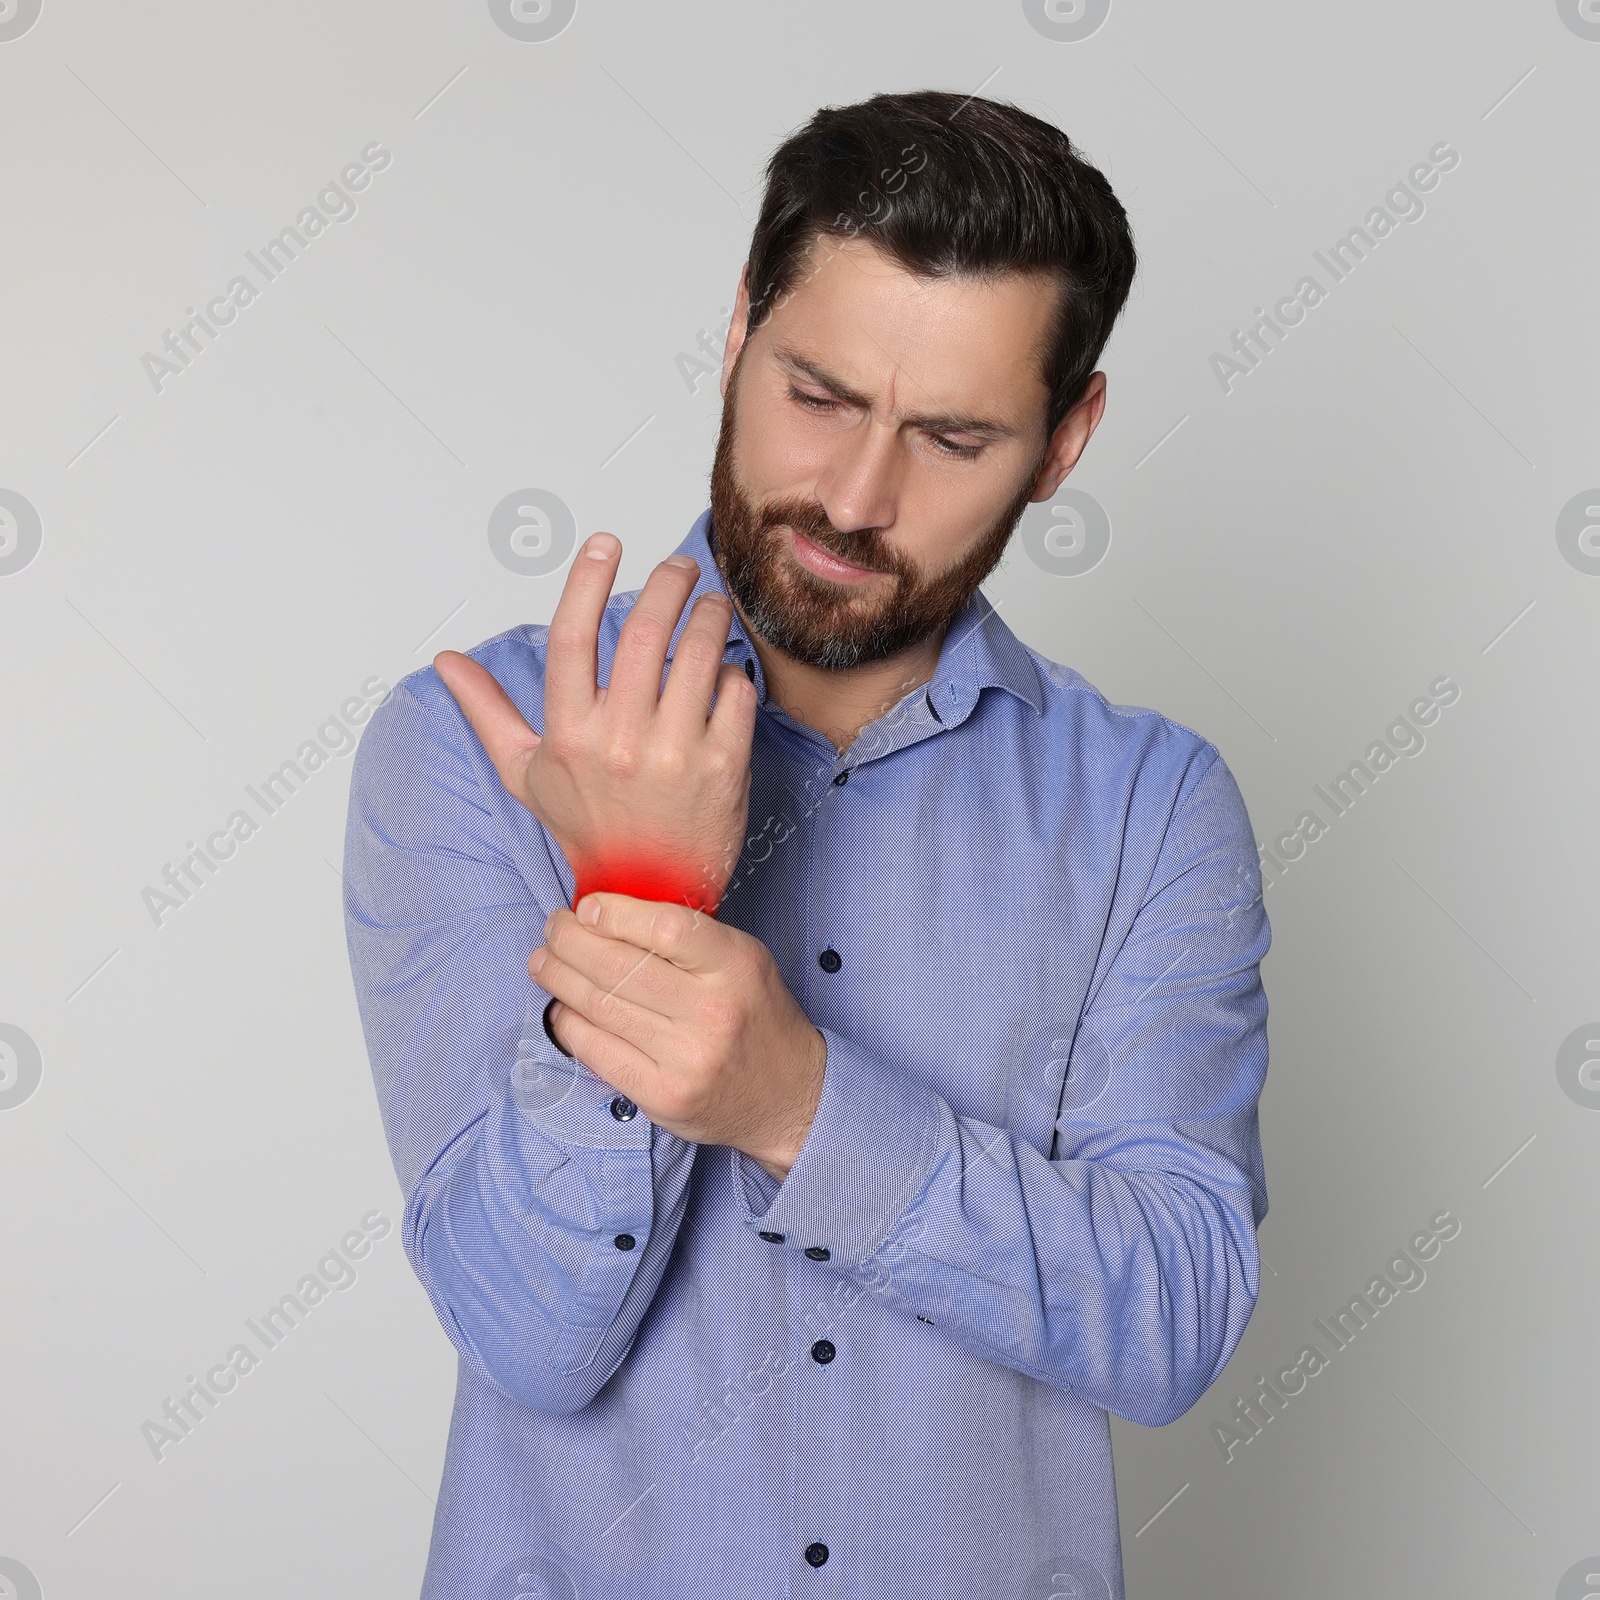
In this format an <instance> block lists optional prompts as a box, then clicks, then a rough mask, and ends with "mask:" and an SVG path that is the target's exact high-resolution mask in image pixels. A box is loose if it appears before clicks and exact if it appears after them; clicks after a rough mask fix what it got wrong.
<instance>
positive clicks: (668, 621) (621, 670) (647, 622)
mask: <svg viewBox="0 0 1600 1600" xmlns="http://www.w3.org/2000/svg"><path fill="white" fill-rule="evenodd" d="M698 575H699V569H698V565H697V563H696V562H695V561H694V560H693V559H692V558H691V557H689V556H682V555H671V556H668V557H667V559H666V560H665V561H663V562H661V563H660V564H659V565H658V566H657V567H656V569H655V571H654V572H652V573H651V574H650V576H649V577H648V578H647V579H646V580H645V585H644V588H643V589H641V590H640V591H639V598H638V599H637V600H635V601H634V603H633V609H632V610H631V611H630V612H629V613H628V616H627V620H626V621H625V622H624V623H623V624H622V631H621V632H620V633H619V634H618V636H617V648H616V651H615V653H614V654H613V656H612V658H611V677H610V680H609V681H608V683H607V685H606V708H607V710H608V712H612V711H614V712H615V713H616V714H617V715H618V716H620V717H621V718H623V719H624V720H627V721H630V722H633V723H635V724H642V723H644V722H645V721H646V720H647V719H648V718H649V717H650V716H652V715H653V714H654V712H655V709H656V707H657V705H659V704H660V701H661V674H662V672H663V670H664V669H665V668H666V664H667V645H668V644H669V643H670V642H671V639H672V630H673V629H674V628H675V627H677V625H678V618H679V617H680V616H681V615H682V614H683V607H684V602H685V601H687V600H688V598H689V594H690V592H691V591H692V590H693V588H694V586H695V580H696V578H697V577H698Z"/></svg>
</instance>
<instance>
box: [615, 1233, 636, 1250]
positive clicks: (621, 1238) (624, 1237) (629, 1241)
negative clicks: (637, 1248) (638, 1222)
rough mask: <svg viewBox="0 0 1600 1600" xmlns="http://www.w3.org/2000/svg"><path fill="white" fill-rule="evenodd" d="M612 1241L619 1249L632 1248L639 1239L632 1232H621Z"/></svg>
mask: <svg viewBox="0 0 1600 1600" xmlns="http://www.w3.org/2000/svg"><path fill="white" fill-rule="evenodd" d="M611 1242H612V1244H614V1245H615V1246H616V1247H617V1249H619V1250H631V1249H633V1247H634V1245H635V1244H637V1243H638V1240H636V1239H635V1238H634V1236H633V1235H632V1234H631V1233H619V1234H618V1235H617V1236H616V1238H615V1239H613V1240H612V1241H611Z"/></svg>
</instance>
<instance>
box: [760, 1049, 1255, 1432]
mask: <svg viewBox="0 0 1600 1600" xmlns="http://www.w3.org/2000/svg"><path fill="white" fill-rule="evenodd" d="M824 1032H825V1034H826V1036H827V1040H828V1047H829V1064H828V1072H829V1074H830V1075H831V1077H830V1079H825V1082H824V1090H823V1100H822V1104H821V1106H820V1107H819V1111H818V1120H817V1123H816V1124H815V1125H814V1128H815V1131H816V1132H817V1133H818V1138H817V1140H816V1142H815V1143H813V1142H812V1141H811V1140H808V1141H807V1145H806V1146H805V1147H803V1148H802V1150H801V1153H800V1157H799V1159H798V1160H797V1161H796V1163H795V1166H794V1168H793V1170H792V1172H791V1174H790V1176H789V1178H788V1179H786V1180H785V1182H784V1184H783V1186H782V1187H781V1188H780V1189H779V1190H778V1192H777V1194H776V1195H775V1196H774V1198H773V1201H772V1204H771V1205H770V1206H768V1207H767V1208H766V1209H765V1211H764V1212H761V1213H759V1214H758V1213H755V1212H752V1216H751V1226H752V1228H754V1229H758V1230H761V1231H764V1232H766V1233H781V1234H783V1236H784V1240H783V1243H784V1247H785V1248H790V1249H794V1250H796V1251H804V1250H808V1249H811V1250H814V1249H817V1248H819V1247H820V1248H822V1249H825V1250H827V1252H828V1255H827V1258H826V1268H827V1270H830V1271H835V1272H838V1273H840V1274H842V1275H844V1276H846V1277H848V1278H850V1279H851V1280H853V1281H854V1282H855V1283H856V1284H857V1285H858V1286H859V1288H860V1289H861V1291H862V1292H866V1293H872V1294H874V1295H876V1296H877V1297H879V1298H880V1299H882V1300H885V1301H887V1302H889V1303H892V1304H895V1305H898V1306H900V1307H901V1308H903V1309H904V1310H905V1311H906V1313H907V1314H908V1315H914V1316H920V1317H922V1318H924V1319H926V1320H927V1321H930V1322H932V1323H934V1324H935V1325H936V1326H938V1327H939V1328H940V1329H941V1330H942V1331H943V1332H944V1333H945V1335H946V1336H947V1337H949V1338H951V1339H953V1340H954V1341H955V1342H956V1343H958V1344H960V1345H961V1346H962V1347H963V1348H965V1349H968V1350H970V1351H971V1352H972V1353H973V1354H974V1355H977V1356H979V1357H981V1358H983V1359H985V1360H990V1361H997V1362H999V1363H1001V1364H1002V1365H1005V1366H1008V1367H1012V1368H1015V1369H1016V1370H1018V1371H1021V1372H1026V1373H1028V1374H1029V1375H1031V1376H1033V1377H1036V1378H1039V1379H1041V1380H1043V1381H1044V1382H1047V1383H1051V1384H1054V1385H1056V1386H1057V1387H1060V1388H1064V1389H1071V1390H1073V1391H1074V1392H1075V1393H1078V1394H1080V1395H1082V1396H1083V1397H1084V1398H1085V1399H1086V1400H1089V1401H1091V1402H1092V1403H1093V1404H1095V1405H1098V1406H1100V1407H1101V1408H1102V1409H1104V1410H1106V1411H1110V1412H1113V1413H1115V1414H1116V1415H1118V1416H1122V1417H1126V1418H1128V1419H1129V1420H1131V1421H1136V1422H1141V1423H1145V1424H1147V1425H1159V1424H1162V1423H1165V1422H1170V1421H1172V1420H1173V1419H1174V1418H1176V1417H1178V1416H1181V1415H1182V1414H1183V1412H1184V1411H1186V1410H1187V1409H1188V1408H1189V1407H1190V1406H1191V1405H1193V1404H1194V1402H1195V1400H1196V1399H1197V1398H1198V1397H1199V1396H1200V1394H1201V1393H1203V1392H1204V1390H1205V1388H1206V1387H1207V1386H1208V1385H1209V1384H1210V1383H1211V1382H1212V1381H1213V1380H1214V1378H1215V1377H1216V1375H1217V1373H1218V1372H1219V1371H1220V1370H1221V1368H1222V1366H1223V1365H1224V1364H1225V1362H1226V1361H1227V1359H1228V1356H1229V1355H1231V1353H1232V1351H1233V1349H1234V1347H1235V1346H1236V1345H1237V1343H1238V1340H1239V1337H1240V1336H1241V1335H1242V1333H1243V1331H1244V1327H1245V1324H1246V1322H1247V1321H1248V1319H1249V1315H1250V1312H1251V1309H1252V1307H1253V1305H1254V1300H1255V1294H1256V1288H1257V1281H1258V1280H1257V1272H1258V1267H1257V1256H1256V1247H1255V1230H1254V1224H1253V1220H1252V1215H1251V1209H1252V1198H1253V1191H1252V1186H1251V1183H1250V1180H1249V1178H1248V1175H1247V1174H1245V1173H1244V1172H1243V1171H1242V1170H1240V1169H1239V1168H1237V1167H1235V1166H1233V1165H1231V1164H1230V1163H1228V1162H1226V1161H1224V1160H1221V1159H1219V1158H1217V1157H1215V1156H1212V1155H1209V1153H1204V1152H1199V1151H1197V1150H1194V1149H1193V1148H1189V1147H1182V1146H1181V1143H1180V1141H1177V1140H1174V1141H1172V1142H1171V1144H1170V1145H1165V1146H1163V1144H1162V1143H1161V1142H1159V1141H1158V1140H1157V1139H1156V1138H1155V1137H1153V1133H1152V1130H1150V1129H1145V1130H1142V1131H1141V1134H1140V1140H1139V1141H1136V1140H1135V1139H1133V1138H1131V1137H1128V1136H1127V1130H1123V1131H1122V1133H1121V1134H1119V1133H1117V1132H1116V1131H1114V1130H1109V1129H1108V1130H1105V1132H1104V1133H1103V1134H1102V1135H1100V1136H1098V1137H1097V1139H1095V1140H1093V1141H1090V1142H1089V1143H1087V1144H1086V1145H1085V1146H1084V1152H1085V1153H1084V1154H1080V1155H1078V1156H1077V1157H1075V1158H1074V1159H1068V1160H1056V1161H1051V1160H1049V1159H1047V1158H1046V1156H1045V1155H1043V1154H1041V1152H1040V1151H1038V1150H1036V1149H1035V1148H1034V1147H1033V1146H1031V1145H1029V1144H1027V1143H1025V1142H1024V1141H1021V1140H1018V1139H1017V1138H1015V1136H1013V1135H1012V1134H1010V1133H1008V1132H1006V1131H1005V1130H1003V1129H999V1128H995V1127H992V1126H989V1125H987V1124H984V1123H981V1122H978V1121H976V1120H974V1119H971V1118H966V1117H959V1116H957V1115H956V1114H955V1113H954V1111H952V1109H951V1107H950V1106H949V1104H948V1103H947V1102H946V1101H945V1100H943V1099H942V1098H941V1097H940V1096H939V1095H937V1094H935V1093H934V1092H933V1091H932V1090H930V1089H927V1088H926V1087H924V1086H922V1085H920V1084H918V1083H916V1082H915V1081H912V1080H909V1079H908V1078H907V1077H906V1076H905V1075H904V1074H902V1073H898V1072H892V1071H890V1070H889V1069H888V1068H887V1067H885V1066H884V1065H883V1064H881V1063H878V1062H876V1061H874V1060H872V1059H871V1058H870V1057H868V1056H867V1055H866V1054H865V1053H864V1052H861V1051H860V1050H859V1049H858V1048H857V1047H856V1046H854V1045H852V1044H850V1043H849V1042H848V1041H845V1040H842V1039H840V1038H839V1037H838V1036H837V1035H835V1034H832V1033H829V1032H828V1030H824ZM1142 1141H1148V1142H1147V1143H1145V1144H1144V1148H1142V1149H1141V1148H1139V1143H1140V1142H1142ZM1091 1148H1092V1149H1093V1150H1095V1151H1097V1152H1098V1154H1094V1155H1090V1154H1088V1153H1087V1152H1088V1151H1090V1150H1091ZM1163 1148H1164V1150H1165V1153H1164V1154H1161V1155H1158V1151H1159V1150H1162V1149H1163ZM1158 1160H1163V1161H1165V1163H1166V1164H1165V1165H1164V1166H1161V1167H1158V1166H1156V1165H1155V1163H1156V1162H1157V1161H1158ZM812 1259H815V1257H813V1258H812Z"/></svg>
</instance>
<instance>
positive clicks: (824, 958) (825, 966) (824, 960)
mask: <svg viewBox="0 0 1600 1600" xmlns="http://www.w3.org/2000/svg"><path fill="white" fill-rule="evenodd" d="M817 965H818V966H819V967H821V968H822V970H823V971H824V972H837V971H838V970H839V968H840V967H842V966H843V965H844V960H843V958H842V957H841V956H840V954H839V952H838V951H837V950H824V951H823V952H822V954H821V955H820V956H818V957H817Z"/></svg>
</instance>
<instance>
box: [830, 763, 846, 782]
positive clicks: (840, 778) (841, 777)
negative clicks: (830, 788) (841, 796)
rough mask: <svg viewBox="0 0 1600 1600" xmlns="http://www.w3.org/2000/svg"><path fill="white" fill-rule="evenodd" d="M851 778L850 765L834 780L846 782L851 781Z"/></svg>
mask: <svg viewBox="0 0 1600 1600" xmlns="http://www.w3.org/2000/svg"><path fill="white" fill-rule="evenodd" d="M849 778H850V769H849V767H846V768H845V769H844V771H843V772H841V773H840V774H839V776H838V777H837V778H835V779H834V780H833V781H834V782H835V783H846V782H848V781H849Z"/></svg>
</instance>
